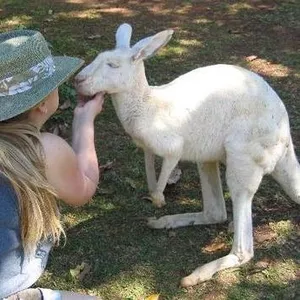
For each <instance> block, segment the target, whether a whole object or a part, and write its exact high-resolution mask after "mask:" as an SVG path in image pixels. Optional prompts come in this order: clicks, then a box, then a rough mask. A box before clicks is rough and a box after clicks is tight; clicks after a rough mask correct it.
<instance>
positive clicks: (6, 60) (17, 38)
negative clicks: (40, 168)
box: [0, 30, 84, 121]
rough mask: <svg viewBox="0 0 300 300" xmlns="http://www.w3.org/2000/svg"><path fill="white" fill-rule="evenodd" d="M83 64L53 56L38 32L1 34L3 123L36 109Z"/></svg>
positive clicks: (0, 105)
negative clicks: (33, 108) (37, 105)
mask: <svg viewBox="0 0 300 300" xmlns="http://www.w3.org/2000/svg"><path fill="white" fill-rule="evenodd" d="M83 63H84V61H83V60H81V59H79V58H75V57H68V56H52V55H51V52H50V50H49V48H48V44H47V42H46V40H45V39H44V37H43V35H42V34H41V33H40V32H38V31H33V30H16V31H11V32H8V33H3V34H0V121H3V120H7V119H10V118H12V117H15V116H17V115H19V114H21V113H23V112H25V111H27V110H29V109H30V108H32V107H34V106H35V105H36V104H38V103H39V102H41V101H42V100H43V99H44V98H45V97H46V96H48V95H49V94H50V93H51V92H52V91H53V90H54V89H56V88H57V87H58V86H59V85H60V84H62V83H63V82H64V81H65V80H66V79H68V77H70V76H71V75H72V74H74V73H75V72H76V71H77V70H78V69H79V68H80V67H81V66H82V65H83Z"/></svg>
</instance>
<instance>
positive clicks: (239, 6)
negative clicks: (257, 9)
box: [227, 2, 252, 15]
mask: <svg viewBox="0 0 300 300" xmlns="http://www.w3.org/2000/svg"><path fill="white" fill-rule="evenodd" d="M227 8H228V13H229V14H231V15H236V14H238V13H239V12H240V11H241V10H246V9H247V10H250V9H252V6H251V5H250V4H248V3H243V2H239V3H234V4H231V5H228V6H227Z"/></svg>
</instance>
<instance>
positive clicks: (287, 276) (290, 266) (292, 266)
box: [252, 259, 299, 284]
mask: <svg viewBox="0 0 300 300" xmlns="http://www.w3.org/2000/svg"><path fill="white" fill-rule="evenodd" d="M297 270H299V265H297V264H296V262H295V261H293V260H292V259H287V260H285V261H276V262H275V263H273V264H272V265H271V266H269V267H268V268H266V269H265V270H262V271H261V273H258V274H256V275H254V276H253V278H252V279H253V280H254V281H256V282H260V283H261V282H265V281H268V282H271V283H272V284H288V283H289V281H291V280H295V279H296V272H297Z"/></svg>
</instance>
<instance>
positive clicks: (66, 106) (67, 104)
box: [59, 99, 71, 110]
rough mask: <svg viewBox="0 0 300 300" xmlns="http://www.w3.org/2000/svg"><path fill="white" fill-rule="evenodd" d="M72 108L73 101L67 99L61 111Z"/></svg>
mask: <svg viewBox="0 0 300 300" xmlns="http://www.w3.org/2000/svg"><path fill="white" fill-rule="evenodd" d="M69 107H71V100H70V99H67V100H66V101H65V102H64V103H63V104H62V105H61V106H60V107H59V109H60V110H65V109H67V108H69Z"/></svg>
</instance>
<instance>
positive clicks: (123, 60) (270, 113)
mask: <svg viewBox="0 0 300 300" xmlns="http://www.w3.org/2000/svg"><path fill="white" fill-rule="evenodd" d="M172 33H173V31H172V30H166V31H162V32H160V33H158V34H156V35H154V36H152V37H148V38H146V39H143V40H141V41H140V42H138V43H137V44H135V45H134V46H133V47H131V48H130V37H131V27H130V26H129V25H128V24H123V25H121V26H120V27H119V29H118V31H117V34H116V39H117V41H116V42H117V47H116V49H114V50H112V51H106V52H103V53H101V54H99V55H98V57H97V58H96V59H95V60H94V61H93V62H92V63H91V64H90V65H88V66H87V67H86V68H84V69H83V70H82V71H81V72H80V73H79V74H78V75H77V77H76V81H77V89H78V91H79V93H81V94H84V95H90V96H92V95H94V94H95V93H98V92H103V91H104V92H107V93H109V94H111V98H112V101H113V105H114V107H115V110H116V113H117V115H118V117H119V119H120V121H121V123H122V125H123V127H124V129H125V130H126V132H127V133H128V134H129V135H130V136H131V137H132V138H133V140H134V141H135V143H136V144H137V145H138V146H140V147H142V148H143V149H144V152H145V165H146V174H147V181H148V187H149V191H150V193H151V197H152V201H153V203H154V204H155V205H156V206H158V207H160V206H162V205H164V204H165V200H164V195H163V191H164V189H165V186H166V183H167V180H168V178H169V176H170V174H171V171H172V170H173V168H174V167H175V166H176V165H177V163H178V161H179V160H187V161H194V162H196V163H197V165H198V169H199V174H200V178H201V184H202V195H203V203H204V210H203V212H200V213H191V214H179V215H170V216H164V217H161V218H159V219H155V218H151V219H149V222H148V225H149V226H150V227H152V228H175V227H179V226H187V225H194V224H211V223H217V222H223V221H225V220H226V218H227V215H226V208H225V203H224V199H223V193H222V187H221V181H220V174H219V168H218V166H219V162H223V163H225V164H226V181H227V184H228V187H229V190H230V194H231V198H232V202H233V214H234V229H235V231H234V243H233V247H232V250H231V252H230V254H229V255H227V256H225V257H223V258H220V259H218V260H216V261H213V262H211V263H208V264H205V265H204V266H202V267H200V268H197V269H196V270H195V271H194V272H193V273H192V274H191V275H190V276H187V277H185V278H183V280H182V282H181V283H182V285H183V286H189V285H194V284H197V283H198V282H201V281H204V280H207V279H209V278H211V277H212V275H213V274H215V273H216V272H217V271H219V270H222V269H225V268H229V267H236V266H239V265H241V264H242V263H245V262H247V261H248V260H250V259H251V258H252V257H253V238H252V217H251V205H252V198H253V195H254V194H255V192H256V191H257V189H258V187H259V184H260V182H261V179H262V177H263V175H265V174H271V175H272V176H273V177H274V178H275V179H276V180H277V181H278V182H279V183H280V184H281V185H282V187H283V188H284V189H285V191H286V192H287V194H288V195H289V196H290V197H291V198H292V199H293V200H294V201H296V202H297V203H300V200H299V199H300V167H299V164H298V162H297V159H296V156H295V153H294V149H293V144H292V140H291V136H290V128H289V120H288V115H287V112H286V109H285V107H284V104H283V103H282V101H281V100H280V98H279V97H278V95H277V94H276V93H275V92H274V90H273V89H272V88H271V87H270V86H269V85H268V84H267V83H266V82H265V81H264V80H263V79H262V78H261V77H260V76H258V75H257V74H255V73H252V72H250V71H247V70H246V69H243V68H241V67H237V66H231V65H213V66H208V67H203V68H198V69H195V70H193V71H191V72H189V73H187V74H184V75H182V76H180V77H178V78H177V79H175V80H174V81H172V82H170V83H168V84H165V85H162V86H149V85H148V82H147V79H146V76H145V71H144V63H143V60H144V59H146V58H148V57H150V56H152V55H153V54H154V53H155V52H156V51H158V50H159V49H160V48H161V47H162V46H164V45H165V44H166V43H167V42H168V41H169V39H170V38H171V36H172ZM155 155H159V156H161V157H163V165H162V170H161V173H160V176H159V178H158V181H157V180H156V175H155V170H154V157H155Z"/></svg>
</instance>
